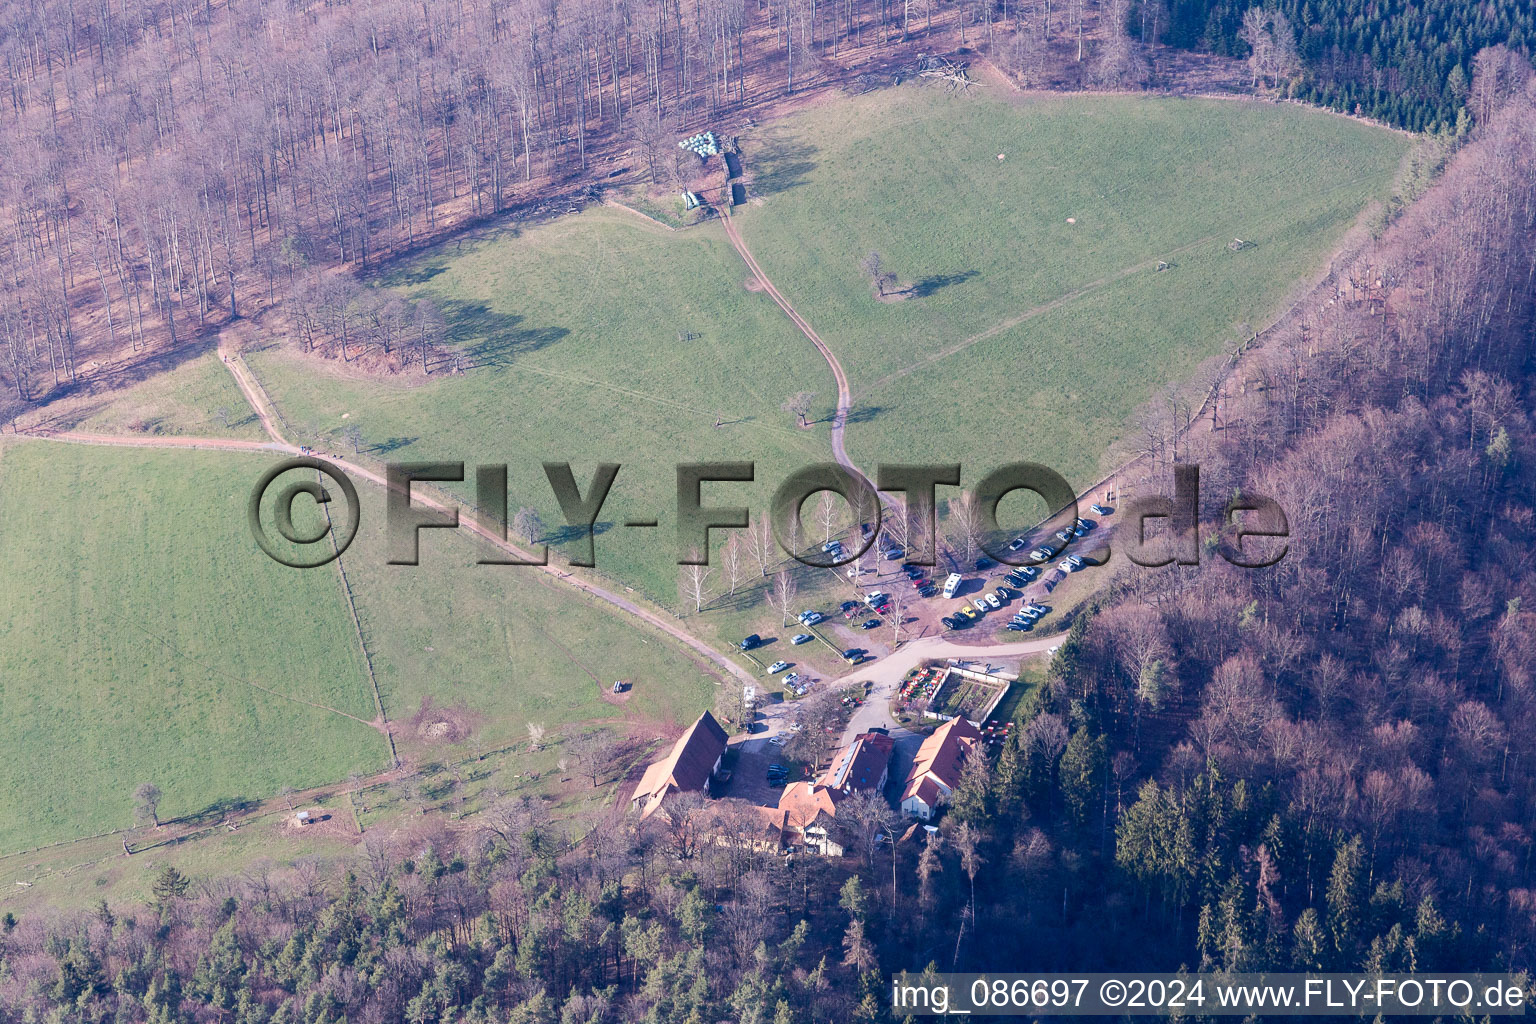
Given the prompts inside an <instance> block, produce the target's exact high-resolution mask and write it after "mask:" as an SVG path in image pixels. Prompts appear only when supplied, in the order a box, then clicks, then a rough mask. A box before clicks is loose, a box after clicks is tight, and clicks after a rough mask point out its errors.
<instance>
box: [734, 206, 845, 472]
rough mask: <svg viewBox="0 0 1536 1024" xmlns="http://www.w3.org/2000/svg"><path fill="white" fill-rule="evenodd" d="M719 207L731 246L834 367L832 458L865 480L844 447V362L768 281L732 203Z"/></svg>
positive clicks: (764, 288)
mask: <svg viewBox="0 0 1536 1024" xmlns="http://www.w3.org/2000/svg"><path fill="white" fill-rule="evenodd" d="M715 210H716V211H717V212H718V213H719V214H720V223H721V224H723V225H724V226H725V237H726V238H728V239H730V241H731V245H732V246H733V247H734V248H735V249H736V252H737V253H738V254H739V255H740V256H741V259H742V262H744V263H745V264H746V265H747V269H748V270H750V271H752V276H753V277H755V278H757V283H758V284H759V285H761V286H762V289H763V291H765V292H767V293H768V294H769V296H770V297H772V299H773V301H774V302H776V303H778V306H779V308H780V309H782V310H783V311H784V315H785V316H787V317H789V319H790V322H791V323H793V324H794V325H795V326H796V327H798V328H800V333H801V334H803V335H805V336H806V337H807V338H809V339H810V341H811V344H812V345H815V346H816V351H818V352H820V353H821V357H822V358H823V359H825V360H826V361H827V365H828V366H829V367H831V368H832V378H833V379H834V380H835V381H837V408H836V409H835V410H834V411H833V413H832V430H831V431H830V436H831V441H832V457H833V458H834V459H836V460H837V464H838V465H839V466H842V467H843V468H844V469H846V470H848V471H849V472H850V473H857V474H858V475H859V476H861V477H864V479H866V480H867V479H869V478H868V477H865V476H864V472H863V471H862V470H860V469H859V467H858V466H855V465H854V464H853V460H852V459H850V458H849V457H848V450H847V449H846V448H844V447H843V427H845V426H846V425H847V423H848V410H849V408H850V407H852V405H853V392H852V391H850V390H849V388H848V375H847V374H846V373H844V372H843V364H842V363H839V362H838V361H837V356H835V355H833V354H832V350H831V349H830V348H828V347H827V343H826V342H824V341H822V340H821V335H819V334H817V333H816V330H815V328H813V327H812V326H811V325H810V324H809V323H808V322H807V321H806V319H805V317H803V316H801V315H800V314H799V313H798V312H796V310H795V307H794V306H791V305H790V304H789V300H788V299H786V298H785V297H784V293H783V292H781V291H779V289H778V288H777V287H775V286H774V283H773V282H772V281H770V280H768V275H767V274H765V273H763V268H762V267H760V266H759V265H758V263H757V258H756V257H754V256H753V255H752V250H750V249H748V248H747V243H746V242H745V241H743V240H742V237H741V232H739V231H737V230H736V225H735V224H734V223H732V222H731V211H730V208H729V207H728V206H717V207H715Z"/></svg>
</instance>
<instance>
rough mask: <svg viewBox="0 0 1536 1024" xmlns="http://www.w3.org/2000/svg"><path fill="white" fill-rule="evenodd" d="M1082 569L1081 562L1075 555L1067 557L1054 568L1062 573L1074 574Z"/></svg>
mask: <svg viewBox="0 0 1536 1024" xmlns="http://www.w3.org/2000/svg"><path fill="white" fill-rule="evenodd" d="M1082 567H1083V560H1082V559H1081V558H1079V557H1077V556H1076V555H1068V556H1067V557H1066V558H1063V559H1062V560H1061V561H1060V562H1058V563H1057V564H1056V568H1058V569H1060V570H1061V571H1062V572H1076V571H1077V570H1079V569H1081V568H1082Z"/></svg>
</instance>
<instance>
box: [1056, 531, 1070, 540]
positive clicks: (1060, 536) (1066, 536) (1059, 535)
mask: <svg viewBox="0 0 1536 1024" xmlns="http://www.w3.org/2000/svg"><path fill="white" fill-rule="evenodd" d="M1056 539H1057V540H1059V541H1069V540H1071V539H1072V531H1071V530H1057V531H1056Z"/></svg>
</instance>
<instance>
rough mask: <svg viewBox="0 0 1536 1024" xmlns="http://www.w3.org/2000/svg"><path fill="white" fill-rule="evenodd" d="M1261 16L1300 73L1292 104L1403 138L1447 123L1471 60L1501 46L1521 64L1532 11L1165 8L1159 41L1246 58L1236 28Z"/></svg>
mask: <svg viewBox="0 0 1536 1024" xmlns="http://www.w3.org/2000/svg"><path fill="white" fill-rule="evenodd" d="M1266 8H1267V9H1269V10H1270V11H1276V12H1279V13H1280V14H1282V15H1284V17H1285V18H1286V21H1287V23H1288V25H1289V26H1290V28H1291V29H1292V30H1294V32H1295V36H1296V47H1297V52H1298V56H1299V57H1300V59H1301V62H1302V63H1301V66H1298V68H1297V69H1296V71H1297V74H1296V75H1295V77H1294V80H1293V82H1292V83H1291V86H1290V93H1291V95H1292V96H1296V97H1298V98H1300V99H1303V100H1306V101H1307V102H1309V103H1317V104H1321V105H1323V106H1328V107H1332V108H1333V109H1335V110H1340V111H1344V112H1345V113H1357V114H1363V115H1365V116H1366V117H1370V118H1374V119H1376V120H1378V121H1384V122H1386V123H1388V124H1392V125H1396V126H1398V127H1400V128H1407V129H1409V130H1411V131H1427V130H1431V129H1433V128H1434V127H1435V126H1436V125H1454V124H1455V123H1456V119H1457V116H1458V114H1459V112H1460V111H1461V110H1462V109H1463V108H1464V107H1465V106H1466V105H1467V99H1468V93H1469V90H1470V87H1471V83H1472V75H1473V71H1474V67H1473V60H1474V58H1475V56H1476V55H1477V54H1478V52H1479V51H1481V50H1483V49H1484V48H1485V47H1489V46H1493V45H1495V44H1500V43H1502V44H1503V45H1505V46H1508V47H1509V48H1510V49H1512V50H1515V51H1517V52H1519V53H1522V54H1524V55H1526V56H1529V55H1530V52H1531V46H1532V44H1533V43H1536V10H1533V9H1532V7H1531V5H1530V4H1529V3H1526V2H1524V0H1492V2H1488V3H1476V4H1469V3H1461V2H1459V0H1423V2H1418V3H1408V2H1393V3H1375V4H1365V3H1358V2H1351V0H1280V2H1279V3H1264V4H1259V3H1256V2H1250V0H1236V2H1233V0H1172V2H1171V3H1170V10H1169V16H1168V29H1167V34H1166V36H1165V37H1164V38H1165V40H1166V41H1167V42H1169V43H1170V44H1172V45H1174V46H1179V47H1183V48H1186V49H1196V48H1198V49H1202V50H1206V51H1209V52H1211V53H1217V54H1226V55H1230V56H1236V57H1246V56H1248V55H1250V54H1251V53H1252V52H1253V47H1252V45H1251V44H1250V42H1249V41H1248V40H1247V38H1245V33H1244V31H1243V27H1244V20H1245V18H1246V17H1248V16H1249V12H1250V11H1253V10H1263V9H1266Z"/></svg>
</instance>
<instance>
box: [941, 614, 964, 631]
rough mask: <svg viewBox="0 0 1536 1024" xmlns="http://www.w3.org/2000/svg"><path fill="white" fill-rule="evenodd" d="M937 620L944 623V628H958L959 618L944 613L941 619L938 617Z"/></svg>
mask: <svg viewBox="0 0 1536 1024" xmlns="http://www.w3.org/2000/svg"><path fill="white" fill-rule="evenodd" d="M939 621H940V622H942V623H944V627H945V628H946V629H959V628H960V620H959V619H957V618H955V617H954V616H953V615H946V616H944V617H943V618H942V619H940V620H939Z"/></svg>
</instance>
